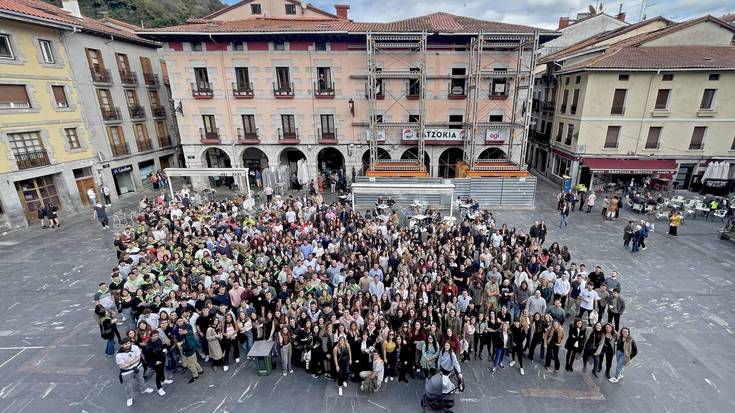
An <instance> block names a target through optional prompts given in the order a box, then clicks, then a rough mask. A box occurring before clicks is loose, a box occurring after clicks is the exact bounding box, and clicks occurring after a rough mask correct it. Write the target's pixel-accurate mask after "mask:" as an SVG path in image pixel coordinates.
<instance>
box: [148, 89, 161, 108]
mask: <svg viewBox="0 0 735 413" xmlns="http://www.w3.org/2000/svg"><path fill="white" fill-rule="evenodd" d="M148 100H150V101H151V106H153V107H158V106H161V97H160V96H159V95H158V91H157V90H149V91H148Z"/></svg>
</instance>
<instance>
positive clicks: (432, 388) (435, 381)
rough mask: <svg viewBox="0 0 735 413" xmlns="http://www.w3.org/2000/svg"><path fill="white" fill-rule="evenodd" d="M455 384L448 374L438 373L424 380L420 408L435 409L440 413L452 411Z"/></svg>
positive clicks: (455, 390) (450, 412)
mask: <svg viewBox="0 0 735 413" xmlns="http://www.w3.org/2000/svg"><path fill="white" fill-rule="evenodd" d="M456 392H457V386H455V385H454V383H453V382H452V380H451V379H450V378H449V375H446V374H443V373H438V374H435V375H434V376H432V377H431V378H430V379H429V380H427V381H426V385H425V386H424V397H423V398H421V408H422V409H423V412H426V410H427V409H428V410H436V411H440V412H442V413H452V408H453V407H454V393H456Z"/></svg>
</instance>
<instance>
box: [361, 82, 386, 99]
mask: <svg viewBox="0 0 735 413" xmlns="http://www.w3.org/2000/svg"><path fill="white" fill-rule="evenodd" d="M365 99H370V91H369V90H368V84H367V83H365ZM375 99H376V100H383V99H385V92H383V84H382V82H381V84H379V85H378V86H376V90H375Z"/></svg>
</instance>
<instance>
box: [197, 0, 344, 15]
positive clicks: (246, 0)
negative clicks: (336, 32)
mask: <svg viewBox="0 0 735 413" xmlns="http://www.w3.org/2000/svg"><path fill="white" fill-rule="evenodd" d="M252 1H254V0H241V1H239V2H237V3H235V4H231V5H229V6H227V7H223V8H221V9H219V10H217V11H215V12H212V13H210V14H208V15H206V16H204V17H202V19H203V20H212V19H214V18H215V17H217V16H219V15H221V14H223V13H226V12H228V11H230V10H233V9H236V8H238V7H240V6H244V5H246V4H248V3H250V2H252ZM286 1H287V2H289V3H293V4H295V5H297V6H300V5H301V4H302V3H301V2H300V1H298V0H286ZM305 7H306V8H307V9H308V10H311V11H313V12H315V13H319V14H322V15H324V16H326V17H331V18H333V19H341V17H339V16H337V15H336V14H332V13H329V12H327V11H324V10H322V9H320V8H317V7H314V6H312V5H311V4H310V3H309V4H306V6H305Z"/></svg>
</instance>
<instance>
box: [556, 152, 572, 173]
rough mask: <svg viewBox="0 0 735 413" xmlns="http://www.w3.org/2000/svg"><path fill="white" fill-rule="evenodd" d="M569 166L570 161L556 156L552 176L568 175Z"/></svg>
mask: <svg viewBox="0 0 735 413" xmlns="http://www.w3.org/2000/svg"><path fill="white" fill-rule="evenodd" d="M570 165H571V161H570V160H569V159H567V158H562V157H561V156H557V157H556V162H555V163H554V175H556V176H563V175H568V174H569V166H570Z"/></svg>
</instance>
